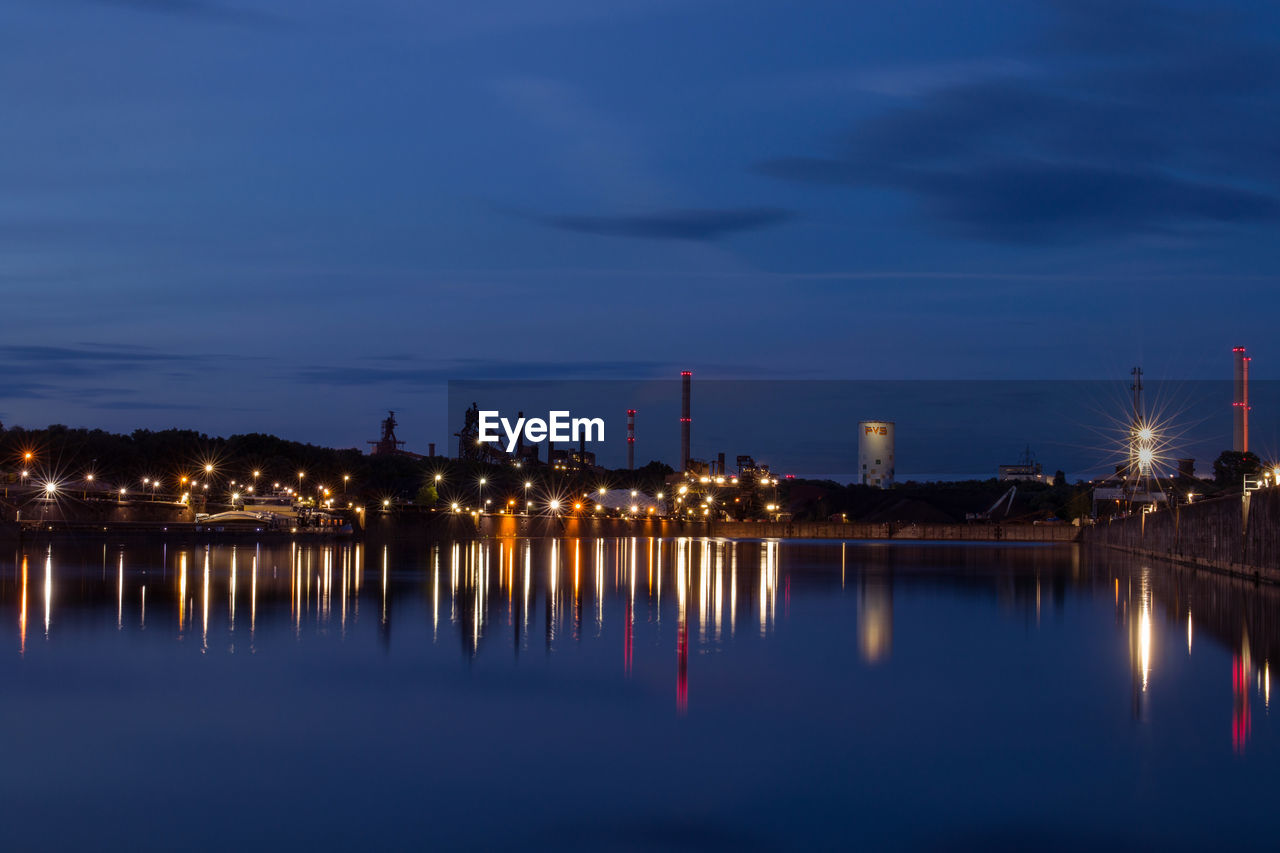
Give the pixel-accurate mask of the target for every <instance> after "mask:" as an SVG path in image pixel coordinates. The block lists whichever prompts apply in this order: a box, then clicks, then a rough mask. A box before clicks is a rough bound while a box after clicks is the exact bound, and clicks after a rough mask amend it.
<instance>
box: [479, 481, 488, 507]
mask: <svg viewBox="0 0 1280 853" xmlns="http://www.w3.org/2000/svg"><path fill="white" fill-rule="evenodd" d="M487 482H489V481H488V480H486V479H485V478H484V477H481V478H480V490H479V491H480V494H479V498H478V500H479V501H480V508H481V510H483V509H484V484H485V483H487Z"/></svg>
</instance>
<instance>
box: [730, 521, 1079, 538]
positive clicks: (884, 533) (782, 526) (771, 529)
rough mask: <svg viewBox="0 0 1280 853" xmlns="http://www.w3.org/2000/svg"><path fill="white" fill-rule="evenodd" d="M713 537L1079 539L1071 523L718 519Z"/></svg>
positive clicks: (1076, 529)
mask: <svg viewBox="0 0 1280 853" xmlns="http://www.w3.org/2000/svg"><path fill="white" fill-rule="evenodd" d="M708 535H710V536H723V537H725V538H728V539H922V540H929V541H939V542H1075V541H1076V540H1078V539H1079V538H1080V529H1079V528H1077V527H1072V526H1071V525H1068V524H907V523H902V522H885V523H879V524H868V523H861V522H835V521H832V522H823V521H796V522H790V521H766V522H756V521H714V522H712V523H711V524H710V532H709V534H708Z"/></svg>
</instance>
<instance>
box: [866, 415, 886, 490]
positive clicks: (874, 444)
mask: <svg viewBox="0 0 1280 853" xmlns="http://www.w3.org/2000/svg"><path fill="white" fill-rule="evenodd" d="M858 482H860V483H862V484H863V485H864V486H875V487H876V488H879V489H887V488H889V487H890V486H892V485H893V421H858Z"/></svg>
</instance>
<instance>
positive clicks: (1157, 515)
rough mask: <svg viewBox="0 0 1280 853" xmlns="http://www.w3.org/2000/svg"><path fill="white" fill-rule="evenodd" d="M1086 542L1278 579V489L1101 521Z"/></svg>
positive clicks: (1279, 577) (1232, 572) (1178, 561)
mask: <svg viewBox="0 0 1280 853" xmlns="http://www.w3.org/2000/svg"><path fill="white" fill-rule="evenodd" d="M1084 541H1085V542H1087V543H1089V544H1092V545H1101V546H1105V547H1110V548H1116V549H1119V550H1121V551H1127V552H1129V553H1131V554H1138V555H1141V556H1146V557H1158V558H1161V559H1165V560H1171V561H1173V562H1176V563H1183V564H1185V565H1191V566H1198V567H1200V568H1206V569H1212V570H1214V571H1219V572H1227V573H1230V574H1235V575H1244V576H1248V577H1254V578H1259V579H1263V580H1269V581H1274V582H1280V489H1263V490H1261V491H1256V492H1253V493H1252V494H1250V495H1249V497H1248V498H1247V499H1245V498H1241V497H1240V496H1239V495H1235V496H1231V497H1225V498H1219V499H1216V500H1207V501H1201V502H1198V503H1193V504H1185V505H1182V506H1178V507H1174V508H1173V509H1171V510H1167V511H1163V512H1153V513H1148V514H1143V515H1136V516H1130V517H1128V518H1120V519H1114V520H1111V521H1102V522H1099V523H1098V524H1096V525H1093V526H1092V527H1089V528H1086V531H1085V534H1084Z"/></svg>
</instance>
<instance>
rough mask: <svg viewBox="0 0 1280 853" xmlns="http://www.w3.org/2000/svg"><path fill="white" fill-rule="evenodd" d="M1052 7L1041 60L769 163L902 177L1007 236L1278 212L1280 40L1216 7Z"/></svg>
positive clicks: (909, 188) (923, 194)
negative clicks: (1208, 17) (1198, 10)
mask: <svg viewBox="0 0 1280 853" xmlns="http://www.w3.org/2000/svg"><path fill="white" fill-rule="evenodd" d="M1054 7H1055V8H1056V9H1057V10H1058V11H1059V15H1060V22H1061V26H1060V27H1059V28H1058V29H1057V30H1055V33H1054V35H1053V37H1052V38H1051V41H1050V45H1049V46H1048V48H1047V49H1046V51H1045V56H1044V58H1043V60H1042V62H1041V63H1040V64H1039V66H1038V68H1037V70H1036V72H1035V73H1027V74H1023V75H1011V76H1003V77H999V78H993V79H989V80H982V81H978V82H961V83H959V84H957V85H952V86H950V87H946V88H941V89H928V90H927V91H926V93H925V94H923V95H922V96H920V97H917V98H914V99H912V100H910V101H908V102H907V103H905V104H903V105H901V106H898V107H895V108H893V109H891V110H889V111H887V112H883V113H880V114H878V115H875V116H872V117H870V118H868V119H866V120H864V121H862V122H861V123H859V124H858V125H856V126H855V127H854V128H853V131H852V132H851V133H850V135H849V136H848V138H847V141H846V143H845V144H844V146H842V147H841V148H840V149H838V150H836V151H834V152H832V153H831V154H829V155H826V156H813V155H804V156H790V157H778V158H774V159H771V160H767V161H765V162H762V163H760V164H758V166H757V170H758V171H759V172H761V173H763V174H766V175H769V176H771V177H775V178H781V179H785V180H789V181H794V182H800V183H809V184H822V185H827V186H844V187H854V188H864V189H884V188H888V189H892V190H897V191H900V192H902V193H905V194H906V195H908V196H910V197H912V198H914V199H915V200H916V202H917V204H918V207H919V210H920V211H921V212H922V213H923V214H924V215H925V216H926V217H927V218H928V219H929V220H930V221H932V222H934V223H935V224H937V225H939V226H940V227H941V228H942V229H943V230H945V231H948V232H951V233H956V234H959V235H962V236H965V237H974V238H979V239H985V240H993V241H1003V242H1036V243H1052V242H1074V241H1081V240H1093V239H1099V238H1106V237H1111V236H1115V235H1131V234H1141V233H1150V232H1160V231H1165V230H1180V231H1183V232H1186V231H1189V230H1191V229H1203V228H1204V227H1205V226H1211V225H1215V224H1224V223H1259V222H1271V221H1274V220H1276V219H1278V218H1280V191H1278V189H1277V183H1278V179H1280V169H1277V166H1276V156H1275V155H1276V153H1277V150H1276V146H1275V144H1274V141H1273V140H1274V139H1275V138H1276V135H1277V134H1276V132H1277V131H1280V122H1277V120H1276V119H1275V118H1273V117H1272V112H1273V111H1272V110H1270V109H1269V104H1271V103H1273V102H1274V99H1275V97H1276V96H1277V95H1278V94H1280V56H1278V55H1277V52H1276V50H1275V48H1276V45H1275V44H1273V43H1270V42H1262V41H1260V40H1258V39H1257V38H1255V37H1254V36H1253V35H1252V34H1250V33H1248V32H1247V31H1245V30H1244V29H1243V28H1242V27H1240V26H1228V25H1227V24H1226V23H1224V21H1223V20H1221V19H1219V18H1217V17H1215V18H1214V21H1215V22H1216V24H1217V28H1216V29H1213V30H1209V31H1207V32H1208V34H1206V31H1205V30H1204V23H1205V22H1204V21H1199V24H1197V20H1198V19H1197V20H1189V19H1187V17H1186V16H1185V15H1178V14H1174V13H1173V12H1171V11H1170V10H1167V9H1165V7H1164V6H1163V5H1162V4H1152V3H1148V2H1145V0H1115V2H1107V3H1094V2H1084V3H1056V4H1054ZM1166 12H1168V14H1165V13H1166ZM1117 32H1122V33H1124V38H1123V39H1120V40H1117V39H1116V38H1115V36H1116V33H1117Z"/></svg>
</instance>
